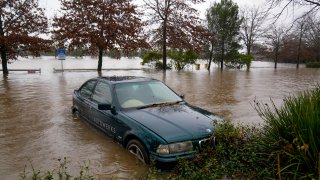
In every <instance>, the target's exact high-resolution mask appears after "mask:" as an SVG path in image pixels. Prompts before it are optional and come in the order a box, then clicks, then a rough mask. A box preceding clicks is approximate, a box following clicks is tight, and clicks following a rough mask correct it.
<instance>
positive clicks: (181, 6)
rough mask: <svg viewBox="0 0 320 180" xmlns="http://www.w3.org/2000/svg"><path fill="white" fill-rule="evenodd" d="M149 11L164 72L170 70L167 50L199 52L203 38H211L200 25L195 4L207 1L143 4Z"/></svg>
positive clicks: (163, 0)
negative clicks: (159, 47) (176, 49)
mask: <svg viewBox="0 0 320 180" xmlns="http://www.w3.org/2000/svg"><path fill="white" fill-rule="evenodd" d="M143 1H144V4H145V6H146V8H147V9H148V10H149V11H148V14H147V16H148V19H149V20H148V21H147V23H148V24H149V25H150V27H155V29H153V30H152V33H153V40H152V41H153V42H155V44H156V45H160V46H161V49H162V55H163V56H162V61H163V70H165V69H166V66H167V47H171V48H178V49H191V50H193V51H199V50H200V49H201V46H202V45H203V44H204V39H207V38H203V37H206V36H209V35H208V34H207V32H206V31H205V29H204V28H203V27H202V26H201V25H200V20H199V18H198V16H197V15H198V14H197V10H196V9H194V8H193V7H192V5H193V4H198V3H201V2H204V0H185V1H181V0H143Z"/></svg>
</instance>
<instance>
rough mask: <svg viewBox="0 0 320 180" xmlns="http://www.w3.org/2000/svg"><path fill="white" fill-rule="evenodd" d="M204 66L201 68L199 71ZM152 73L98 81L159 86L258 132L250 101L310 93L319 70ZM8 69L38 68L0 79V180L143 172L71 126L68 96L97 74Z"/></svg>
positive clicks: (83, 64) (43, 62)
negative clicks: (144, 81) (148, 80)
mask: <svg viewBox="0 0 320 180" xmlns="http://www.w3.org/2000/svg"><path fill="white" fill-rule="evenodd" d="M139 62H140V60H139V59H122V60H120V61H117V60H110V59H107V60H104V64H103V67H105V68H141V65H140V64H139ZM63 63H64V68H96V66H97V64H96V63H97V61H96V60H92V59H91V58H84V59H82V60H76V59H69V60H67V61H65V62H63ZM202 65H203V64H202ZM202 65H201V68H202V69H201V70H199V71H196V70H193V68H190V69H189V70H188V71H181V72H177V71H167V72H166V73H163V72H156V71H152V70H108V71H103V72H102V75H103V76H113V75H135V76H146V77H153V78H156V79H159V80H161V81H163V82H165V83H166V84H167V85H168V86H170V87H171V88H172V89H173V90H175V91H176V92H177V93H179V94H184V95H185V99H186V101H187V102H189V103H190V104H193V105H197V106H200V107H202V108H204V109H207V110H209V111H211V112H214V113H217V114H219V115H220V116H222V117H224V118H228V119H231V120H232V121H234V122H240V123H246V124H253V125H255V124H259V123H262V124H263V120H262V119H261V118H260V117H259V116H258V115H257V113H256V112H255V110H254V109H253V107H252V105H251V104H252V103H253V100H254V99H257V100H261V101H263V102H266V103H269V102H270V98H271V99H273V101H274V102H275V103H276V104H277V105H281V102H282V99H283V98H284V97H285V96H287V95H290V94H291V95H295V94H298V93H299V92H301V91H303V90H306V89H309V88H312V87H314V85H315V84H317V83H319V82H320V70H318V69H306V68H300V69H298V70H297V69H295V68H294V67H295V66H294V65H286V64H280V66H279V68H278V69H277V70H275V69H273V68H272V65H273V64H272V63H262V62H255V63H253V68H252V69H251V70H250V71H246V70H224V71H223V72H221V71H220V70H218V69H217V68H216V67H213V69H212V71H211V72H208V71H206V70H204V69H203V68H204V67H203V66H202ZM9 68H12V69H14V68H41V74H40V73H33V74H30V73H27V72H11V73H10V75H9V76H8V77H7V78H4V77H3V76H2V74H1V76H0V179H19V174H20V173H22V172H23V169H24V167H25V165H27V169H26V171H27V172H29V173H30V171H31V168H30V164H32V165H33V167H34V168H35V169H39V170H41V172H45V171H46V170H53V169H55V171H56V172H57V171H58V169H59V162H58V159H59V158H63V157H67V160H69V161H70V163H68V171H69V172H70V174H71V175H79V172H80V168H79V167H80V165H83V164H84V163H85V162H86V163H89V164H90V168H91V169H92V174H94V175H95V176H97V177H99V178H100V179H109V178H118V179H139V177H141V176H143V175H144V174H145V173H146V171H147V170H148V167H147V166H145V165H142V164H141V163H139V162H138V161H137V160H136V159H135V158H134V157H132V156H131V155H130V154H129V153H128V152H127V151H126V150H125V149H124V148H122V147H121V146H120V145H118V144H116V143H115V142H113V141H112V140H111V139H109V138H108V137H107V136H106V135H104V134H103V133H101V132H99V131H98V130H96V129H95V128H93V127H92V126H90V125H89V124H87V123H86V122H84V121H82V120H73V118H72V114H71V111H70V107H71V105H72V94H73V90H74V89H77V88H78V87H79V86H80V85H81V84H82V83H83V82H84V81H86V80H87V79H89V78H93V77H96V76H98V74H97V72H92V71H84V72H64V73H53V68H61V63H60V61H57V60H54V58H53V57H45V58H41V59H33V60H26V59H20V60H19V61H17V62H14V63H13V64H10V65H9Z"/></svg>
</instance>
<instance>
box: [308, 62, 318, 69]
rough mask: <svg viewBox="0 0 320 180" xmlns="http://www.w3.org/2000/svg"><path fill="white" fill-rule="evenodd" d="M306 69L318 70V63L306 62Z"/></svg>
mask: <svg viewBox="0 0 320 180" xmlns="http://www.w3.org/2000/svg"><path fill="white" fill-rule="evenodd" d="M306 67H307V68H320V62H317V61H315V62H307V63H306Z"/></svg>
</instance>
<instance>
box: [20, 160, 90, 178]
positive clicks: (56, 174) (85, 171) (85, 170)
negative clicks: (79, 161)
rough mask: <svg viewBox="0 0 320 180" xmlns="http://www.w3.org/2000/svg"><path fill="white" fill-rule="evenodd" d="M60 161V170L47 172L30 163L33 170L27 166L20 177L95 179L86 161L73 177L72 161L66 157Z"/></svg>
mask: <svg viewBox="0 0 320 180" xmlns="http://www.w3.org/2000/svg"><path fill="white" fill-rule="evenodd" d="M58 161H59V168H58V170H51V171H47V172H45V173H41V171H40V170H35V168H34V167H33V165H32V163H30V167H31V172H29V171H27V166H25V168H24V170H23V172H22V173H20V179H21V180H27V179H28V180H29V179H32V180H53V179H59V180H70V179H74V180H94V179H95V178H94V176H93V175H91V171H90V168H89V163H88V162H86V163H84V164H83V165H80V172H79V175H78V176H75V177H72V176H71V175H70V174H69V172H68V171H67V169H68V164H69V163H70V161H68V160H67V158H66V157H64V158H63V159H58Z"/></svg>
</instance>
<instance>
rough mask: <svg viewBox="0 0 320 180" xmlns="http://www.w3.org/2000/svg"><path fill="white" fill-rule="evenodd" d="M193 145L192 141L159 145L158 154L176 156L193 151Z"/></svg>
mask: <svg viewBox="0 0 320 180" xmlns="http://www.w3.org/2000/svg"><path fill="white" fill-rule="evenodd" d="M192 150H193V145H192V142H191V141H185V142H179V143H173V144H166V145H159V146H158V148H157V153H158V154H174V153H180V152H187V151H192Z"/></svg>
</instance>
